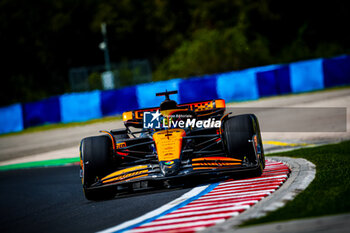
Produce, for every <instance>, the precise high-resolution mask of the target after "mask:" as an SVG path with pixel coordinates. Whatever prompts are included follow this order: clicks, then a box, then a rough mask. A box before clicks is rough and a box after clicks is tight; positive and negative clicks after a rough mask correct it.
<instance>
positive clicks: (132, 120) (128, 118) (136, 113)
mask: <svg viewBox="0 0 350 233" xmlns="http://www.w3.org/2000/svg"><path fill="white" fill-rule="evenodd" d="M177 107H178V108H181V109H185V110H190V111H194V112H195V113H196V114H197V117H198V118H202V117H203V118H209V117H211V116H212V115H213V114H219V115H222V114H223V113H224V112H225V109H226V105H225V100H223V99H216V100H207V101H199V102H192V103H185V104H179V105H177ZM157 110H160V108H159V107H155V108H144V109H138V110H133V111H128V112H124V113H123V121H124V123H125V125H126V126H134V127H136V128H142V125H143V124H142V121H143V113H144V112H155V111H157Z"/></svg>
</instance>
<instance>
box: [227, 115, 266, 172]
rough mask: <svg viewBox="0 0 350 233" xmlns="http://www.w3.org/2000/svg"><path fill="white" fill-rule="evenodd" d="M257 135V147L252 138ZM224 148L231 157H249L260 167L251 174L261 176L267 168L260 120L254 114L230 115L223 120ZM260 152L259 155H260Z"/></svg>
mask: <svg viewBox="0 0 350 233" xmlns="http://www.w3.org/2000/svg"><path fill="white" fill-rule="evenodd" d="M254 136H256V139H257V140H256V141H257V147H255V148H254V144H253V143H252V140H254V138H253V137H254ZM223 142H224V149H225V151H226V153H227V155H228V156H229V157H232V158H237V159H241V160H243V159H247V160H248V161H249V162H250V163H254V164H255V165H257V166H258V167H257V168H256V169H255V170H252V171H251V172H249V173H250V175H251V176H260V175H261V174H262V172H263V170H264V168H265V157H264V150H263V145H262V140H261V133H260V128H259V122H258V119H257V117H256V116H255V115H254V114H244V115H237V116H232V117H229V118H228V119H227V120H225V121H224V122H223ZM258 154H259V155H258Z"/></svg>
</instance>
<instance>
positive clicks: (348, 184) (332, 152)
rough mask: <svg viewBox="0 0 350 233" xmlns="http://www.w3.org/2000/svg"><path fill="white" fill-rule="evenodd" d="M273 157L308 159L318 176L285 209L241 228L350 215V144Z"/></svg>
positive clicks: (254, 220)
mask: <svg viewBox="0 0 350 233" xmlns="http://www.w3.org/2000/svg"><path fill="white" fill-rule="evenodd" d="M271 156H288V157H295V158H305V159H307V160H309V161H311V162H312V163H314V164H315V165H316V177H315V179H314V180H313V181H312V183H311V184H310V185H309V187H308V188H307V189H305V190H304V191H303V192H302V193H300V194H299V195H297V196H296V198H295V199H294V200H293V201H290V202H288V203H287V204H286V205H285V206H284V207H282V208H280V209H278V210H276V211H274V212H272V213H270V214H268V215H266V216H265V217H262V218H259V219H253V220H250V221H248V222H246V223H244V224H243V225H242V226H247V225H253V224H261V223H267V222H276V221H283V220H290V219H298V218H307V217H316V216H324V215H332V214H340V213H346V212H350V141H346V142H342V143H339V144H333V145H326V146H320V147H314V148H305V149H299V150H295V151H291V152H285V153H276V154H271Z"/></svg>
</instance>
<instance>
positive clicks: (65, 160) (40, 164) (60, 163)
mask: <svg viewBox="0 0 350 233" xmlns="http://www.w3.org/2000/svg"><path fill="white" fill-rule="evenodd" d="M79 161H80V158H79V157H75V158H63V159H51V160H43V161H35V162H27V163H17V164H10V165H3V166H0V171H8V170H15V169H23V168H34V167H50V166H63V165H67V164H72V163H77V162H79Z"/></svg>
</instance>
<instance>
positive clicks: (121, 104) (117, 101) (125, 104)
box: [101, 86, 139, 116]
mask: <svg viewBox="0 0 350 233" xmlns="http://www.w3.org/2000/svg"><path fill="white" fill-rule="evenodd" d="M137 108H139V105H138V101H137V96H136V87H134V86H133V87H125V88H123V89H119V90H110V91H102V92H101V110H102V115H103V116H110V115H115V114H121V113H123V112H125V111H128V110H130V109H137Z"/></svg>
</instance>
